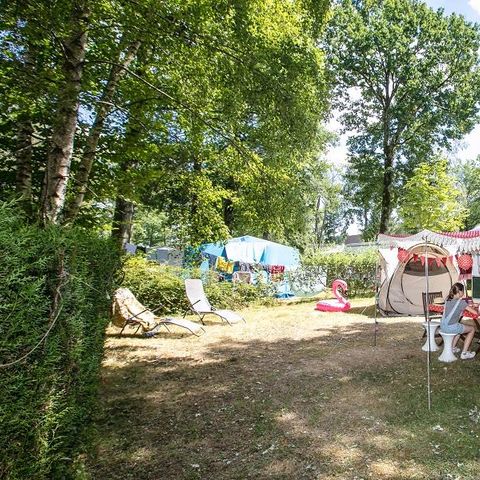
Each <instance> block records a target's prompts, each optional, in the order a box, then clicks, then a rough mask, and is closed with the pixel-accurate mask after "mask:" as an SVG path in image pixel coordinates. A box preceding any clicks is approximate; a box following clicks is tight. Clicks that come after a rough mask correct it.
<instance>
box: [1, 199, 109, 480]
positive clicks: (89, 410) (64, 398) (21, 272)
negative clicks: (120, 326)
mask: <svg viewBox="0 0 480 480" xmlns="http://www.w3.org/2000/svg"><path fill="white" fill-rule="evenodd" d="M0 252H1V253H0V256H1V261H0V358H1V361H0V363H1V364H7V363H9V362H14V361H15V360H16V359H19V358H20V357H22V356H23V355H26V354H27V353H28V352H30V351H32V350H33V349H34V347H35V346H36V345H37V343H39V342H40V340H41V339H42V337H43V336H44V335H45V334H46V332H47V331H48V329H49V328H50V326H52V325H53V326H52V328H51V331H50V333H49V334H48V336H47V337H46V339H45V340H44V341H43V342H41V343H39V346H38V348H37V349H35V350H34V351H33V352H32V354H31V355H29V356H28V357H27V358H25V360H23V361H20V362H19V363H15V364H14V365H12V366H9V367H5V368H1V369H0V397H1V399H2V401H1V406H0V477H2V478H9V479H11V480H17V479H18V480H20V479H26V478H35V479H38V480H42V479H45V480H46V479H57V478H65V479H69V478H75V473H74V470H75V469H76V464H77V462H78V459H79V455H80V454H82V453H83V452H85V451H86V450H87V449H88V448H89V447H90V445H91V441H92V438H91V433H92V424H91V422H92V416H93V412H94V411H95V406H96V400H97V398H96V395H97V386H98V373H99V369H100V363H101V359H102V355H103V339H104V330H105V326H106V324H107V322H108V311H109V306H110V300H109V298H108V297H107V293H109V292H110V291H111V289H112V278H113V277H114V275H113V274H114V271H115V268H116V266H118V256H117V254H116V250H115V249H114V248H113V245H112V244H111V242H109V241H106V240H104V239H99V238H97V237H95V236H92V235H88V234H86V233H85V232H82V231H79V230H73V229H72V230H69V229H66V230H61V229H59V228H49V229H47V230H40V229H38V228H37V227H35V226H29V225H28V224H26V222H25V220H24V218H22V217H21V216H20V215H19V214H18V212H16V211H15V210H14V209H13V208H11V207H8V206H5V205H2V206H0ZM57 290H58V292H59V296H58V297H56V292H57ZM52 298H57V299H58V308H57V307H56V306H55V304H54V302H53V303H52ZM52 322H55V323H53V324H52Z"/></svg>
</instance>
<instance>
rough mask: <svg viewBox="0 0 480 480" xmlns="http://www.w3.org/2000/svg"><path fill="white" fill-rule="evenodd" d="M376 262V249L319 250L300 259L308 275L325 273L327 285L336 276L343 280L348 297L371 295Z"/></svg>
mask: <svg viewBox="0 0 480 480" xmlns="http://www.w3.org/2000/svg"><path fill="white" fill-rule="evenodd" d="M377 262H378V252H377V250H376V249H368V250H362V251H355V250H353V251H343V252H319V253H316V254H312V255H309V256H307V257H304V258H303V259H302V265H303V269H304V270H306V271H308V272H310V276H311V277H312V278H313V277H315V276H316V277H320V276H321V275H322V274H324V275H326V282H327V286H328V287H329V286H330V285H331V284H332V282H333V281H334V280H335V279H336V278H340V279H342V280H345V281H346V282H347V285H348V295H349V297H356V296H372V295H373V294H374V289H375V271H376V266H377Z"/></svg>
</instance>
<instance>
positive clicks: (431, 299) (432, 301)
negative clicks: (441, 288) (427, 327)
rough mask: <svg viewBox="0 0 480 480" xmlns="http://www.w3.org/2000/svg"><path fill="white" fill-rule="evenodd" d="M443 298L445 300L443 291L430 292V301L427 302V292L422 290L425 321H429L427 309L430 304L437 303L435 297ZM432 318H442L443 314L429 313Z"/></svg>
mask: <svg viewBox="0 0 480 480" xmlns="http://www.w3.org/2000/svg"><path fill="white" fill-rule="evenodd" d="M437 298H441V299H442V300H443V294H442V292H428V302H427V294H426V293H425V292H422V302H423V314H424V315H425V321H427V310H428V306H429V305H430V304H431V303H436V302H435V299H437ZM429 317H430V320H432V319H439V318H442V315H429Z"/></svg>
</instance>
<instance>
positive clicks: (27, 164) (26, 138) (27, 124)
mask: <svg viewBox="0 0 480 480" xmlns="http://www.w3.org/2000/svg"><path fill="white" fill-rule="evenodd" d="M32 154H33V125H32V122H31V121H30V120H28V119H23V120H20V122H19V125H18V135H17V151H16V157H17V175H16V180H15V187H16V191H17V194H18V195H19V197H20V200H21V202H22V204H23V205H24V209H25V211H26V212H27V213H28V214H31V206H32Z"/></svg>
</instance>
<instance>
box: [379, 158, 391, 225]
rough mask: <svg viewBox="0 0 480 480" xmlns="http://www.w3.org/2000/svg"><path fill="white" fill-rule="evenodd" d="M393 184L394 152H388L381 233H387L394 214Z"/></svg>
mask: <svg viewBox="0 0 480 480" xmlns="http://www.w3.org/2000/svg"><path fill="white" fill-rule="evenodd" d="M392 183H393V152H392V151H391V150H390V151H387V153H386V155H385V168H384V172H383V191H382V211H381V216H380V232H379V233H386V232H387V230H388V224H389V221H390V215H391V214H392Z"/></svg>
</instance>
